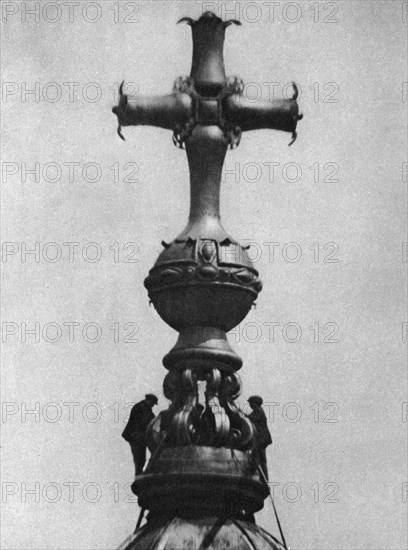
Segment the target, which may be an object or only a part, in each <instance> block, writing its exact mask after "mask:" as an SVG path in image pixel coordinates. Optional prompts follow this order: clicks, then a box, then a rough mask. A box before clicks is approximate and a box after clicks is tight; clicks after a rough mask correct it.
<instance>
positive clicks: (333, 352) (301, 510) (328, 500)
mask: <svg viewBox="0 0 408 550" xmlns="http://www.w3.org/2000/svg"><path fill="white" fill-rule="evenodd" d="M1 4H2V8H3V21H4V20H5V22H4V23H3V29H2V30H3V42H2V53H3V99H2V101H3V102H2V107H3V112H4V114H3V152H2V159H3V165H2V168H3V184H2V188H3V196H2V198H3V201H2V206H3V208H2V210H3V236H2V242H3V256H2V259H3V263H2V267H3V283H4V285H5V286H6V287H7V289H6V292H5V293H4V296H3V342H4V343H3V384H2V400H3V417H2V431H3V443H2V463H3V464H2V489H3V497H2V498H3V503H2V514H3V529H2V535H3V540H2V547H3V548H4V549H5V550H12V549H13V550H40V549H41V550H52V549H58V550H74V549H75V550H85V549H90V550H94V549H95V550H96V549H98V550H102V549H103V550H108V549H109V550H110V549H113V548H116V547H117V546H118V545H119V544H120V543H121V542H122V541H123V540H124V539H125V538H126V537H127V536H128V535H129V534H130V533H131V532H132V531H133V529H134V526H135V524H136V520H137V516H138V513H139V508H138V505H137V503H136V502H135V498H132V497H131V496H129V495H130V494H131V493H130V489H129V483H130V482H131V481H132V475H133V463H132V457H131V453H130V450H129V448H128V445H127V444H126V443H125V441H124V440H123V439H122V438H121V432H122V430H123V427H124V425H125V424H124V419H125V415H126V404H127V403H130V402H135V401H138V400H140V399H141V398H142V397H143V395H144V393H146V392H151V391H153V392H155V393H157V394H158V395H159V410H160V409H163V408H166V407H167V400H166V399H165V398H164V396H163V394H162V389H161V384H162V380H163V378H164V375H165V373H166V371H165V369H164V367H163V366H162V364H161V360H162V357H163V356H164V355H165V354H166V353H167V352H168V351H169V350H170V349H171V347H172V346H173V345H174V343H175V341H176V337H177V334H176V333H175V332H174V331H173V330H172V329H171V328H169V327H168V326H166V325H165V324H164V323H163V322H162V321H161V319H160V318H159V316H158V315H157V313H156V312H155V311H154V309H153V308H152V307H149V304H148V298H147V293H146V291H145V289H144V287H143V280H144V278H145V277H146V275H147V274H148V271H149V269H150V268H151V267H152V265H153V263H154V261H155V259H156V257H157V255H158V253H159V252H160V251H161V245H160V242H161V241H162V240H165V241H167V242H169V241H171V240H172V239H173V238H174V237H175V236H176V235H177V234H178V233H180V231H181V230H182V229H183V227H184V225H185V224H186V222H187V215H188V186H189V184H188V168H187V159H186V156H185V152H184V151H180V150H178V149H176V148H175V147H174V145H173V144H172V139H171V132H168V131H165V130H161V129H157V128H147V127H140V128H125V129H124V135H125V137H126V142H122V141H121V140H120V139H119V138H118V136H117V134H116V118H115V117H114V115H112V114H111V108H112V106H113V105H114V104H115V101H116V99H115V90H117V86H118V83H120V82H121V81H122V80H125V81H126V82H128V83H133V84H131V85H130V86H129V88H128V90H129V91H130V90H131V89H132V87H133V88H135V89H136V90H137V91H138V92H139V93H141V94H143V93H146V94H154V93H167V92H169V91H170V90H171V88H172V85H173V81H174V80H175V78H176V77H177V76H180V75H186V74H189V71H190V62H191V31H190V28H189V27H188V26H184V25H179V26H176V24H175V23H176V21H177V20H178V19H179V18H180V17H182V16H189V17H192V18H197V17H199V16H200V14H201V13H202V12H203V9H205V8H203V6H204V4H202V3H200V2H195V1H180V2H172V1H168V2H164V1H139V0H138V1H137V2H113V1H112V2H111V1H110V0H103V1H102V2H87V1H86V0H80V5H78V6H74V5H73V4H75V3H72V2H69V3H66V2H59V3H58V9H57V8H56V4H55V3H53V2H48V1H46V0H42V1H41V2H9V1H7V0H3V1H2V3H1ZM207 4H210V3H207ZM211 4H212V5H213V6H214V3H211ZM271 4H273V3H271V2H258V3H255V2H235V3H234V2H220V3H218V4H217V9H218V12H217V13H218V15H220V16H222V17H223V18H224V19H225V18H226V19H228V18H235V19H240V20H241V21H242V26H241V27H235V26H231V27H229V28H228V30H227V33H226V45H225V62H226V71H227V74H228V75H239V76H241V77H242V78H243V79H244V81H245V82H246V83H247V84H248V83H249V84H248V85H247V87H246V89H245V93H246V94H247V95H248V96H249V97H251V98H253V100H254V101H256V100H257V97H261V96H262V97H268V93H269V91H270V90H272V89H273V90H274V92H275V93H276V96H280V95H281V94H282V93H285V91H286V90H287V89H288V87H287V84H289V83H290V82H291V81H295V82H296V83H297V84H298V86H299V88H300V91H301V95H300V98H299V104H300V107H301V111H302V112H303V113H304V119H303V120H302V121H301V122H300V123H299V126H298V134H299V137H298V140H297V142H296V143H295V144H294V145H293V146H292V147H290V148H288V147H287V144H288V142H289V141H290V136H289V135H287V134H283V133H278V132H273V131H268V130H263V131H258V132H249V133H246V134H244V136H243V138H242V142H241V145H240V146H239V147H238V149H236V150H235V151H230V152H228V154H227V159H226V169H227V171H226V173H225V175H224V178H223V179H224V181H223V184H222V196H221V212H222V220H223V225H224V227H225V229H226V230H227V231H228V232H229V234H230V235H231V236H233V237H234V238H236V239H238V240H241V241H242V242H249V241H251V242H253V243H254V244H253V248H252V249H251V251H252V254H253V257H254V259H255V267H256V268H257V269H258V270H259V272H260V275H261V278H262V280H263V284H264V288H263V291H262V293H261V294H260V296H259V298H258V300H257V307H256V309H253V310H252V311H251V312H250V313H249V315H248V316H247V318H246V319H245V321H244V322H243V323H242V324H241V326H240V327H239V329H236V330H235V331H234V333H233V334H231V336H230V342H231V345H232V346H233V347H234V349H235V350H236V352H237V353H238V354H239V355H240V356H241V357H242V358H243V360H244V366H243V368H242V369H241V371H240V375H241V377H242V380H243V384H244V386H243V387H244V389H243V394H242V396H241V397H240V398H239V400H238V401H239V403H240V404H241V406H245V401H246V399H247V398H248V396H249V395H251V394H253V393H258V394H261V395H262V396H263V397H264V400H265V401H266V402H268V403H269V406H268V410H269V412H270V429H271V432H272V436H273V439H274V444H273V446H272V447H269V449H268V459H269V470H270V479H271V482H273V486H274V492H275V499H276V505H277V508H278V510H279V513H280V519H281V522H282V526H283V529H284V533H285V536H286V539H287V542H288V544H289V545H290V547H291V548H292V549H299V550H300V549H302V550H344V549H346V548H350V549H354V550H368V549H371V550H380V549H381V550H385V549H387V550H391V549H392V550H402V549H405V548H407V524H406V520H407V504H406V500H407V497H406V489H407V481H408V476H407V426H408V424H407V422H406V413H407V409H406V405H404V403H406V402H407V401H408V398H407V362H406V357H407V351H406V350H407V348H406V338H405V341H404V337H403V331H404V327H406V325H404V324H403V323H404V322H406V321H407V316H406V267H407V265H406V253H405V256H404V247H403V243H404V242H406V241H407V240H408V239H407V237H406V181H407V176H406V165H404V162H405V163H406V161H407V157H406V152H407V125H406V121H407V118H406V113H407V104H406V102H407V94H406V91H407V88H406V82H407V80H408V78H407V73H406V69H407V55H406V53H407V35H406V33H407V30H406V25H407V15H406V12H404V4H402V3H401V2H394V1H376V0H373V1H353V0H352V1H347V2H308V1H303V0H299V1H298V2H277V3H275V4H276V5H275V8H274V11H272V8H273V6H272V5H271ZM35 5H37V6H38V8H37V13H36V14H31V15H30V13H27V10H28V11H29V10H30V9H31V10H32V9H33V7H34V8H35ZM405 7H406V4H405ZM226 12H227V13H226ZM36 19H37V21H36ZM404 82H405V85H404ZM36 83H37V84H36ZM273 83H275V84H273ZM30 90H33V93H31V94H30V93H29V91H30ZM30 170H34V171H32V172H30ZM36 171H37V172H36ZM4 243H6V244H4ZM7 243H8V244H7ZM35 243H39V244H38V245H36V244H35ZM48 243H55V244H53V245H49V244H48ZM64 243H71V244H65V245H64ZM72 243H79V244H72ZM90 243H94V244H90ZM132 243H134V244H132ZM271 243H277V244H275V245H273V244H271ZM289 243H292V244H289ZM35 247H37V248H35ZM27 250H37V253H38V256H37V257H36V255H35V254H27V253H26V252H27ZM272 252H273V255H272ZM404 259H405V263H404ZM23 260H25V261H23ZM37 260H38V261H37ZM132 260H133V261H132ZM134 260H137V261H134ZM336 260H338V261H336ZM35 323H38V324H37V334H33V333H30V332H29V331H30V330H32V329H35V328H36V325H35ZM273 327H275V328H273ZM310 327H312V328H310ZM27 331H28V332H27ZM36 339H37V340H39V341H37V342H36V341H35V340H36ZM52 340H55V342H54V343H53V342H52ZM125 340H127V341H125ZM36 403H38V405H36ZM64 403H65V405H64ZM36 407H37V414H36V415H35V414H28V413H27V410H32V409H34V410H35V408H36ZM404 407H405V408H404ZM157 410H158V409H156V411H157ZM272 413H274V414H273V415H272ZM404 414H405V416H404ZM404 419H405V422H404ZM27 490H28V491H29V490H33V491H34V493H30V492H27ZM404 495H405V496H404ZM257 521H258V523H259V524H260V525H261V526H262V527H264V528H265V529H267V530H268V531H270V532H271V533H272V534H274V535H277V534H278V531H277V527H276V525H275V523H274V521H273V516H272V508H271V505H270V503H268V502H266V503H265V508H264V510H263V511H262V512H261V513H259V514H258V515H257Z"/></svg>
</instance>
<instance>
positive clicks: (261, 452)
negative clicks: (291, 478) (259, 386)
mask: <svg viewBox="0 0 408 550" xmlns="http://www.w3.org/2000/svg"><path fill="white" fill-rule="evenodd" d="M248 403H249V406H250V407H251V409H252V412H251V413H250V414H249V415H248V418H249V419H250V420H251V421H252V424H253V425H254V427H255V430H256V433H255V440H256V451H257V455H258V456H257V458H258V463H259V466H260V467H261V468H262V471H263V473H264V474H265V477H266V479H268V466H267V463H266V447H268V445H271V443H272V436H271V433H270V431H269V429H268V422H267V419H266V415H265V411H264V410H263V408H262V403H263V399H262V397H259V395H253V396H252V397H250V398H249V399H248Z"/></svg>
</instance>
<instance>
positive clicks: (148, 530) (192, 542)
mask: <svg viewBox="0 0 408 550" xmlns="http://www.w3.org/2000/svg"><path fill="white" fill-rule="evenodd" d="M158 549H160V550H214V549H217V550H232V549H233V550H284V549H283V546H282V544H281V543H280V542H279V541H278V540H277V539H275V538H274V537H273V536H272V535H270V534H269V533H267V532H266V531H264V530H263V529H261V528H260V527H258V526H257V525H256V524H255V523H248V522H244V521H240V520H237V519H234V518H222V517H206V518H193V519H186V518H180V517H174V518H171V519H169V520H168V521H164V522H160V523H158V522H155V523H153V522H148V523H147V524H146V525H145V526H143V527H142V528H141V529H140V530H138V531H137V533H135V534H134V535H131V536H130V537H129V538H128V539H127V540H125V542H124V543H123V544H122V545H121V546H120V547H119V549H118V550H158Z"/></svg>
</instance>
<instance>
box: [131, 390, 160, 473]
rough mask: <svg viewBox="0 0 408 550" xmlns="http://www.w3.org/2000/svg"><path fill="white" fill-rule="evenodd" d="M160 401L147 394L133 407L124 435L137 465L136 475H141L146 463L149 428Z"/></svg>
mask: <svg viewBox="0 0 408 550" xmlns="http://www.w3.org/2000/svg"><path fill="white" fill-rule="evenodd" d="M158 402H159V400H158V399H157V397H156V396H155V395H154V394H153V393H147V394H146V395H145V398H144V399H143V401H139V403H136V405H134V406H133V407H132V410H131V412H130V416H129V421H128V423H127V425H126V428H125V429H124V431H123V433H122V437H123V438H124V439H126V441H127V442H128V443H129V445H130V448H131V450H132V455H133V460H134V463H135V475H140V474H141V473H142V472H143V468H144V465H145V462H146V447H147V434H146V430H147V426H148V425H149V423H150V422H151V421H152V420H153V418H155V415H154V414H153V411H152V409H153V407H154V406H155V405H157V403H158Z"/></svg>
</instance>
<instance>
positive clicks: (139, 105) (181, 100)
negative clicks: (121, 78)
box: [112, 86, 192, 139]
mask: <svg viewBox="0 0 408 550" xmlns="http://www.w3.org/2000/svg"><path fill="white" fill-rule="evenodd" d="M112 112H113V113H115V115H116V116H117V117H118V123H119V127H118V134H119V136H120V137H121V138H122V139H124V138H123V136H122V134H121V127H122V126H139V125H141V126H157V127H159V128H165V129H166V130H174V128H177V127H182V126H184V125H185V124H187V122H188V121H189V119H190V118H191V116H192V99H191V97H190V96H189V95H188V94H185V93H180V92H178V91H174V92H173V93H171V94H166V95H162V96H127V95H126V94H124V93H123V91H122V86H121V87H120V97H119V104H118V105H117V106H116V107H114V108H113V109H112Z"/></svg>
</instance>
